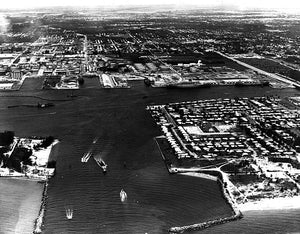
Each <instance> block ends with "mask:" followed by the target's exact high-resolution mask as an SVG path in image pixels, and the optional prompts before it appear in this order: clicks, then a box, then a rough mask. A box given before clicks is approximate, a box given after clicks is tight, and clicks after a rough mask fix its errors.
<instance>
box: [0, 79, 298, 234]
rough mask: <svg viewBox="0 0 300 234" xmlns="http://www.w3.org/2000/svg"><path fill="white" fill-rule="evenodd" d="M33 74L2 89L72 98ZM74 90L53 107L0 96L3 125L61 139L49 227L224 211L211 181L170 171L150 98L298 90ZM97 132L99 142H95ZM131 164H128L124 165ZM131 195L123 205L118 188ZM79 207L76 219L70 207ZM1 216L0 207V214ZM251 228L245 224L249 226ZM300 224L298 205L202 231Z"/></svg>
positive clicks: (100, 229) (161, 223)
mask: <svg viewBox="0 0 300 234" xmlns="http://www.w3.org/2000/svg"><path fill="white" fill-rule="evenodd" d="M35 82H36V81H35V80H28V81H26V83H25V85H24V86H23V88H22V89H21V91H19V92H11V93H8V92H7V93H1V94H0V96H3V95H23V96H25V95H37V96H40V97H44V98H49V99H60V100H63V99H68V97H67V95H68V94H70V93H71V92H70V91H62V90H59V91H57V90H49V91H41V90H39V85H37V84H36V83H35ZM88 84H90V85H91V86H90V87H91V88H89V86H88V85H87V87H86V89H82V90H78V91H75V92H74V94H76V95H78V96H77V97H76V98H75V99H74V100H73V101H65V102H64V101H51V102H54V103H55V107H52V108H48V109H35V108H28V107H19V108H9V109H7V108H6V107H7V105H16V104H30V103H36V102H38V99H36V98H34V97H0V111H1V115H0V130H1V131H3V130H12V131H15V133H16V135H21V136H31V135H42V136H47V135H53V136H55V137H57V138H59V139H60V140H61V142H60V144H59V145H58V147H57V148H56V152H55V154H56V156H57V173H56V176H55V177H54V178H52V179H51V180H50V186H49V190H48V191H49V192H48V196H49V198H48V203H47V211H46V216H45V233H49V234H52V233H53V234H54V233H55V234H56V233H132V234H134V233H167V229H168V228H169V227H171V226H180V225H187V224H193V223H197V222H201V221H205V220H207V219H212V218H217V217H224V216H227V215H229V214H230V208H229V206H227V205H226V204H225V202H224V200H223V198H222V197H221V192H220V191H219V188H218V186H217V184H216V183H215V182H213V181H210V180H206V179H200V178H194V177H187V176H182V175H169V174H168V173H167V170H166V168H165V166H164V164H163V162H162V160H161V157H160V154H159V151H158V149H157V146H156V144H155V142H154V140H153V137H155V136H157V135H160V131H159V128H158V127H157V126H156V124H155V122H154V121H153V120H152V118H151V116H150V114H149V113H148V112H147V111H146V110H145V108H146V106H147V105H149V104H160V103H168V102H179V101H186V100H196V99H207V98H218V97H235V96H261V95H265V94H266V95H275V94H279V95H283V96H285V95H292V94H297V95H299V92H298V91H297V90H292V89H289V90H275V89H270V88H257V87H243V88H235V87H231V88H228V87H218V88H207V89H194V90H167V89H159V88H157V89H152V88H148V87H145V86H144V84H143V82H133V83H132V88H131V89H128V90H127V89H126V90H101V89H92V87H95V82H92V81H89V82H88ZM95 138H98V141H97V142H96V143H95V144H92V142H93V140H94V139H95ZM89 149H92V151H93V154H94V155H99V156H101V157H102V158H103V159H104V160H105V162H106V163H107V164H108V173H107V174H106V175H104V174H103V173H102V171H101V169H100V168H99V167H98V166H97V165H96V163H95V162H94V160H93V159H92V158H91V159H90V160H89V161H88V163H86V164H83V163H81V161H80V159H81V157H82V156H83V154H84V153H86V152H87V151H88V150H89ZM124 162H126V167H124ZM122 188H123V189H124V190H125V191H126V192H127V194H128V201H127V203H125V204H122V203H121V202H120V198H119V192H120V190H121V189H122ZM69 207H71V208H73V209H74V217H73V220H71V221H68V220H66V217H65V208H69ZM0 220H1V213H0ZM245 227H246V228H245ZM297 230H300V211H299V210H292V211H276V212H270V211H268V212H263V213H262V212H247V213H246V217H245V218H244V219H243V220H241V221H237V222H232V223H228V224H225V225H222V226H218V227H214V228H211V229H208V230H205V231H204V232H201V233H276V231H277V233H291V232H295V231H297Z"/></svg>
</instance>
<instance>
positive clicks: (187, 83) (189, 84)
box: [166, 81, 213, 89]
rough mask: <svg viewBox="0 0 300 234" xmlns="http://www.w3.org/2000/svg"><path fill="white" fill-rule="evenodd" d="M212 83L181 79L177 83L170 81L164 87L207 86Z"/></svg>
mask: <svg viewBox="0 0 300 234" xmlns="http://www.w3.org/2000/svg"><path fill="white" fill-rule="evenodd" d="M212 85H213V84H212V83H200V82H194V81H182V82H178V83H170V84H168V85H167V86H166V87H167V88H180V89H186V88H206V87H207V88H209V87H211V86H212Z"/></svg>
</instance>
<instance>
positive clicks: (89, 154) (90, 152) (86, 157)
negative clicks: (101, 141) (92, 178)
mask: <svg viewBox="0 0 300 234" xmlns="http://www.w3.org/2000/svg"><path fill="white" fill-rule="evenodd" d="M91 156H92V150H89V151H88V152H87V153H85V154H84V155H83V156H82V158H81V162H82V163H86V162H87V161H89V159H90V157H91Z"/></svg>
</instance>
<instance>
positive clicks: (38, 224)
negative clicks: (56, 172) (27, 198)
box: [33, 181, 48, 234]
mask: <svg viewBox="0 0 300 234" xmlns="http://www.w3.org/2000/svg"><path fill="white" fill-rule="evenodd" d="M47 192H48V181H46V182H45V184H44V190H43V195H42V201H41V207H40V211H39V215H38V217H37V219H36V220H35V223H34V230H33V234H38V233H42V226H43V221H44V214H45V207H46V201H47Z"/></svg>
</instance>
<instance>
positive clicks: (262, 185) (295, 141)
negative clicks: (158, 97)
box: [148, 97, 300, 231]
mask: <svg viewBox="0 0 300 234" xmlns="http://www.w3.org/2000/svg"><path fill="white" fill-rule="evenodd" d="M288 100H292V101H293V102H296V101H297V100H298V99H297V98H295V97H294V98H292V99H288ZM286 102H287V100H285V99H280V98H277V97H254V98H234V99H211V100H199V101H190V102H182V103H171V104H167V105H159V106H148V110H149V111H150V112H151V115H152V116H153V118H154V120H155V121H156V123H157V124H158V125H159V126H160V128H161V130H162V133H163V136H161V137H158V138H156V141H157V143H158V146H159V148H160V150H161V154H162V156H163V160H164V162H165V163H166V166H167V169H168V171H169V172H170V173H183V172H187V171H188V172H191V171H194V172H201V173H208V174H212V173H213V175H216V174H219V175H220V173H221V174H222V176H221V177H222V183H223V186H224V188H223V189H224V190H226V191H227V190H228V191H229V194H230V195H229V197H230V199H232V202H233V204H235V203H237V204H243V203H246V202H253V201H259V200H262V199H266V198H276V197H286V198H287V197H293V196H299V192H300V184H299V179H300V163H299V159H300V141H299V139H300V132H299V127H300V124H299V123H300V122H299V121H300V114H299V109H298V106H297V105H292V103H293V102H291V103H290V106H289V108H287V107H286V106H287V105H286ZM236 213H238V212H236ZM217 223H218V222H217ZM213 224H215V223H214V222H213V223H212V225H213ZM208 226H210V224H209V225H208ZM197 227H198V228H200V229H201V228H204V227H206V225H203V224H201V225H198V226H197ZM188 229H189V228H188ZM172 230H173V231H174V230H177V229H172ZM178 230H181V229H178Z"/></svg>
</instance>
